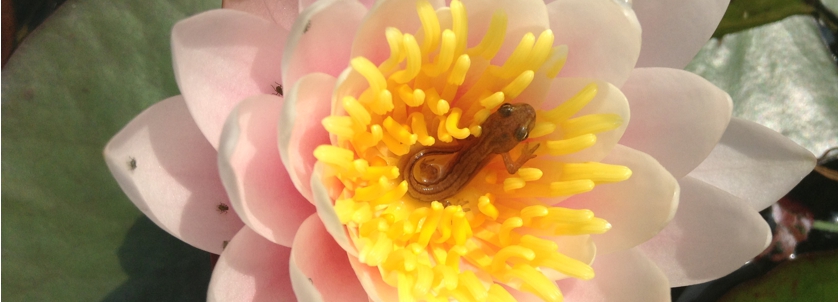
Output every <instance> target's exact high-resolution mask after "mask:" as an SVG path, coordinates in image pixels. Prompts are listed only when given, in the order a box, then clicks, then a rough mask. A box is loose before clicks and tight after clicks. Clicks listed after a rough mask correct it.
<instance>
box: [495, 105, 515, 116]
mask: <svg viewBox="0 0 838 302" xmlns="http://www.w3.org/2000/svg"><path fill="white" fill-rule="evenodd" d="M512 109H514V108H512V104H510V103H504V104H503V105H500V108H499V109H498V113H500V116H502V117H509V116H510V115H512Z"/></svg>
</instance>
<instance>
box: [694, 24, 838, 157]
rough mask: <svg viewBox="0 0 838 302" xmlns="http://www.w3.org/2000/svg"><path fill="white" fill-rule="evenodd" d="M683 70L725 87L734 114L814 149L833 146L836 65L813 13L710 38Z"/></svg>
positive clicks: (836, 136)
mask: <svg viewBox="0 0 838 302" xmlns="http://www.w3.org/2000/svg"><path fill="white" fill-rule="evenodd" d="M687 70H690V71H692V72H694V73H696V74H698V75H701V76H702V77H704V78H706V79H708V80H709V81H710V82H713V84H716V86H719V87H720V88H722V89H723V90H725V91H727V92H728V93H729V94H730V96H731V97H732V98H733V115H734V116H738V117H742V118H745V119H748V120H751V121H755V122H758V123H760V124H762V125H765V126H768V127H769V128H772V129H774V130H776V131H778V132H780V133H782V134H783V135H785V136H786V137H789V138H791V139H792V140H794V141H795V142H797V143H798V144H800V145H802V146H803V147H806V148H807V149H809V151H812V152H813V153H815V154H821V153H822V152H824V151H825V150H827V149H829V148H830V147H834V146H838V127H835V122H836V121H838V84H836V83H838V68H836V67H835V63H834V62H833V61H832V58H831V55H830V53H829V51H828V50H827V48H826V46H825V45H824V43H823V42H822V40H821V38H820V35H819V32H818V28H817V25H816V23H815V20H814V19H813V18H812V17H809V16H793V17H789V18H786V19H784V20H782V21H779V22H775V23H772V24H768V25H765V26H762V27H758V28H754V29H750V30H747V31H742V32H739V33H735V34H730V35H726V36H724V37H723V38H721V39H713V40H711V41H710V43H707V44H706V45H705V46H704V48H703V49H702V50H701V51H700V52H699V53H698V55H697V56H696V57H695V59H694V60H693V61H692V62H691V63H690V65H689V66H687Z"/></svg>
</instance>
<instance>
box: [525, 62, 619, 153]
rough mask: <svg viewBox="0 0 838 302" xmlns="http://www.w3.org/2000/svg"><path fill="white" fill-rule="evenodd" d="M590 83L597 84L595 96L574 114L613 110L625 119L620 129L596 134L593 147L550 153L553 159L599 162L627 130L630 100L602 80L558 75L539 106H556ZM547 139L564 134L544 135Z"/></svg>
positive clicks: (557, 137)
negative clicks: (576, 150)
mask: <svg viewBox="0 0 838 302" xmlns="http://www.w3.org/2000/svg"><path fill="white" fill-rule="evenodd" d="M591 83H595V84H597V94H596V96H595V97H594V98H593V99H592V100H591V101H590V103H588V105H587V106H585V108H582V110H580V111H579V112H578V113H577V114H576V115H574V116H573V117H580V116H583V115H588V114H598V113H614V114H617V115H619V116H620V117H621V118H622V119H623V124H622V125H620V127H617V129H614V130H610V131H605V132H600V133H597V134H596V143H595V144H594V145H593V146H590V147H588V148H586V149H584V150H582V151H579V152H576V153H571V154H567V155H561V156H551V157H550V158H552V159H555V160H558V161H562V162H585V161H599V160H601V159H602V158H603V157H605V156H606V155H608V154H609V153H610V152H611V149H612V148H614V146H615V145H617V141H619V140H620V138H621V137H622V136H623V132H625V131H626V127H627V126H628V125H629V124H630V122H629V121H630V113H629V103H628V101H627V100H626V97H625V95H623V93H622V92H621V91H620V89H618V88H617V87H615V86H614V85H611V84H610V83H608V82H605V81H601V80H591V79H577V78H556V79H554V80H553V81H552V82H550V90H548V91H547V97H546V99H545V100H544V103H542V104H541V105H540V108H541V109H544V110H550V109H553V108H555V107H556V106H557V105H559V104H561V103H564V102H565V101H567V100H568V99H570V98H571V97H573V96H574V95H576V94H577V93H579V92H580V91H582V88H584V87H585V86H587V85H588V84H591ZM544 139H547V140H551V139H565V137H564V136H562V133H561V132H560V131H556V132H554V133H553V134H551V135H548V136H546V137H544Z"/></svg>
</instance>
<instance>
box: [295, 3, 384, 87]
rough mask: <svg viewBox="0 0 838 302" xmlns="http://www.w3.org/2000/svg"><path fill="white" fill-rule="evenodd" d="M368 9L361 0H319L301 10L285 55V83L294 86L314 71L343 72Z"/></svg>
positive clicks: (333, 73) (335, 74) (332, 74)
mask: <svg viewBox="0 0 838 302" xmlns="http://www.w3.org/2000/svg"><path fill="white" fill-rule="evenodd" d="M366 12H367V9H366V8H365V7H364V6H363V5H362V4H360V3H358V2H357V1H349V0H335V1H319V2H316V3H314V4H313V5H311V6H309V7H308V8H306V10H305V11H303V12H302V13H300V16H299V17H298V18H297V20H296V21H295V22H294V27H293V28H292V29H291V33H290V35H289V36H288V50H287V51H286V52H285V53H284V54H283V57H282V84H283V85H284V86H285V87H286V88H291V87H294V85H295V84H296V82H297V81H298V80H299V79H300V78H301V77H303V76H305V75H306V74H309V73H313V72H322V73H325V74H329V75H331V76H337V75H338V74H340V72H342V71H343V70H344V69H345V68H346V67H347V66H349V59H350V56H349V51H350V49H351V46H352V40H353V38H354V37H355V32H356V30H357V28H358V26H359V24H360V23H361V19H362V18H363V17H364V14H365V13H366ZM381 35H382V36H383V35H384V33H383V32H382V33H381Z"/></svg>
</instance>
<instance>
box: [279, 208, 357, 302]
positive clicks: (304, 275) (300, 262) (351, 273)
mask: <svg viewBox="0 0 838 302" xmlns="http://www.w3.org/2000/svg"><path fill="white" fill-rule="evenodd" d="M297 234H298V235H299V236H297V238H295V239H294V248H293V249H292V251H291V263H290V268H291V283H292V284H293V286H294V292H295V293H296V294H297V300H299V301H307V302H308V301H311V302H315V301H326V302H343V301H347V302H348V301H359V302H367V301H369V297H367V294H366V293H365V292H364V288H363V287H362V286H361V283H360V281H358V277H357V276H355V270H353V269H352V266H351V265H350V264H349V259H348V258H347V254H346V251H344V250H343V249H342V248H341V247H340V246H339V245H338V244H337V243H336V242H335V241H334V240H333V239H332V236H331V235H329V233H328V232H326V229H325V228H324V227H323V224H322V223H321V222H320V218H319V217H318V216H317V215H312V216H311V217H309V218H308V219H306V221H305V222H303V225H302V226H300V231H299V232H298V233H297Z"/></svg>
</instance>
